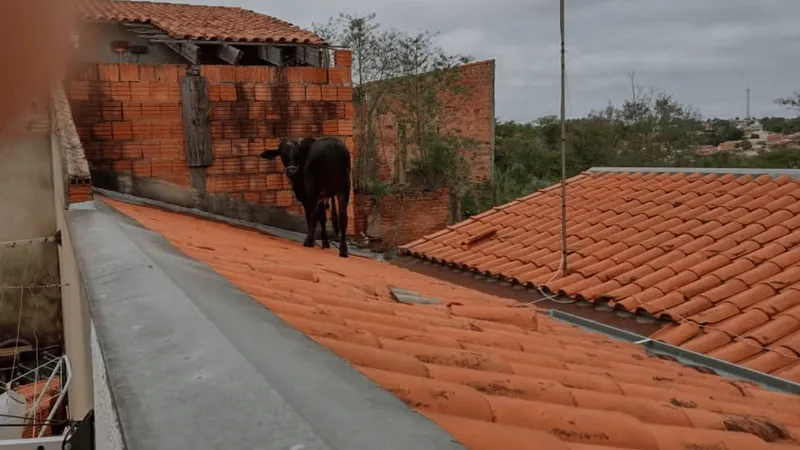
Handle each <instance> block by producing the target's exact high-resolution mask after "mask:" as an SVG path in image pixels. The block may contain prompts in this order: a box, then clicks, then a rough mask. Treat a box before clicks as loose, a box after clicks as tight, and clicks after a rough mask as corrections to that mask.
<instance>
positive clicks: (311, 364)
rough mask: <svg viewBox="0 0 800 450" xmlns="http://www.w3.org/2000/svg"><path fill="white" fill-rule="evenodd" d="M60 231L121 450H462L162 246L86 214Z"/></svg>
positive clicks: (114, 220)
mask: <svg viewBox="0 0 800 450" xmlns="http://www.w3.org/2000/svg"><path fill="white" fill-rule="evenodd" d="M67 221H68V225H69V231H70V233H71V235H72V238H73V242H74V244H75V250H76V255H77V259H78V262H79V265H80V267H81V271H82V275H83V280H84V283H85V288H86V293H87V297H88V300H89V303H90V308H91V314H92V318H93V321H94V325H95V329H96V336H97V342H98V344H99V347H100V349H101V350H102V358H103V360H104V363H105V368H106V375H107V384H108V386H109V387H110V396H111V402H112V404H113V405H114V408H115V409H116V411H117V415H118V417H119V424H120V429H121V438H122V440H123V441H124V442H123V444H122V446H121V447H123V448H126V449H129V450H135V449H147V450H150V449H154V448H158V449H160V450H161V449H163V450H171V449H175V450H190V449H191V450H194V449H199V448H202V449H217V448H219V449H223V448H252V449H256V448H257V449H268V450H272V449H275V450H278V449H280V450H289V449H292V450H317V449H320V450H323V449H340V450H375V449H381V450H395V449H396V450H407V449H412V448H413V449H420V450H424V449H448V450H449V449H453V450H455V449H463V447H462V446H461V445H460V444H458V443H457V442H455V441H454V440H452V438H451V437H450V436H449V435H448V434H447V433H445V432H444V431H443V430H442V429H441V428H439V427H438V426H436V425H435V424H433V423H432V422H430V421H429V420H427V419H426V418H424V417H423V416H421V415H418V414H416V413H414V412H413V411H411V410H410V409H409V408H408V407H407V406H406V405H405V404H403V403H402V402H401V401H400V400H398V399H396V398H395V397H394V396H393V395H391V394H390V393H388V392H386V391H384V390H383V389H381V388H380V387H378V386H376V385H375V384H374V383H372V382H371V381H370V380H368V379H367V378H366V377H364V376H363V375H361V374H360V373H359V372H358V371H357V370H355V369H354V368H353V367H351V366H350V365H349V364H348V363H346V362H345V361H343V360H341V359H340V358H338V357H337V356H335V355H333V354H332V353H330V352H329V351H327V350H326V349H324V348H323V347H321V346H320V345H318V344H317V343H315V342H314V341H312V340H310V339H308V338H307V337H306V336H305V335H303V334H302V333H300V332H298V331H296V330H294V329H293V328H291V327H290V326H288V325H286V324H285V323H284V322H283V321H281V320H280V319H279V318H277V317H276V316H275V315H273V314H272V313H271V312H269V311H268V310H266V309H265V308H263V307H261V306H260V305H259V304H258V303H256V302H255V301H254V300H252V299H251V298H250V297H249V296H248V295H246V294H244V293H243V292H241V291H239V290H238V289H237V288H235V287H234V286H232V285H231V284H230V283H229V282H228V281H227V280H226V279H224V278H223V277H221V276H220V275H218V274H216V273H215V272H214V271H212V270H211V269H210V268H209V267H208V266H206V265H204V264H201V263H199V262H197V261H195V260H193V259H190V258H188V257H186V256H185V255H182V254H180V253H179V252H177V251H176V250H175V249H173V248H172V247H171V246H170V244H169V243H168V242H167V241H166V240H165V239H164V238H163V237H162V236H160V235H158V234H156V233H153V232H151V231H149V230H147V229H144V228H143V227H141V226H139V225H138V224H137V223H135V222H134V221H132V220H130V219H129V220H125V221H122V220H119V219H118V217H117V216H115V215H112V214H108V213H104V212H103V211H98V210H74V211H68V212H67ZM118 448H119V447H118Z"/></svg>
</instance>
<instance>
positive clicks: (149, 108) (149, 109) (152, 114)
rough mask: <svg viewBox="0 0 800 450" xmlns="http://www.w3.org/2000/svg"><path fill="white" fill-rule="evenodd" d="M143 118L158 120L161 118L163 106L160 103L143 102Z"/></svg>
mask: <svg viewBox="0 0 800 450" xmlns="http://www.w3.org/2000/svg"><path fill="white" fill-rule="evenodd" d="M140 108H141V111H142V117H141V118H142V119H148V120H158V119H161V107H160V106H159V104H158V103H142V104H141V106H140Z"/></svg>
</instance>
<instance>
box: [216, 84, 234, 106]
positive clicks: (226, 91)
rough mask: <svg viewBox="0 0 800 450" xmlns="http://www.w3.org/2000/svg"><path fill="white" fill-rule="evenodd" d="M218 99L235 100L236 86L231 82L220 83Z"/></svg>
mask: <svg viewBox="0 0 800 450" xmlns="http://www.w3.org/2000/svg"><path fill="white" fill-rule="evenodd" d="M219 99H220V100H223V101H229V102H233V101H236V86H234V85H232V84H220V85H219Z"/></svg>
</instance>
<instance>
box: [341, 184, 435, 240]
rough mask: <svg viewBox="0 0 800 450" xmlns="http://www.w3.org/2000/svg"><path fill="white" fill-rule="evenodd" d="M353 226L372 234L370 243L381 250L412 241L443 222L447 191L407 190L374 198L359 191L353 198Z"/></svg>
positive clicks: (433, 229)
mask: <svg viewBox="0 0 800 450" xmlns="http://www.w3.org/2000/svg"><path fill="white" fill-rule="evenodd" d="M354 208H355V216H356V223H355V226H356V230H359V231H361V232H365V233H367V234H368V235H370V236H371V237H372V239H371V243H370V245H371V246H372V247H374V248H378V249H381V250H386V249H391V248H394V247H397V246H399V245H403V244H407V243H409V242H412V241H415V240H417V239H419V238H420V237H422V236H425V235H428V234H432V233H435V232H437V231H439V230H441V229H442V228H444V227H446V226H447V223H448V220H449V218H450V193H449V192H448V191H447V189H438V190H436V191H433V192H423V191H410V192H404V193H398V194H392V195H387V196H384V197H382V198H381V199H380V200H377V201H376V200H375V199H373V198H372V197H370V196H364V195H360V196H357V197H356V200H355V207H354Z"/></svg>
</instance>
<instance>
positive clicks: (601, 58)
mask: <svg viewBox="0 0 800 450" xmlns="http://www.w3.org/2000/svg"><path fill="white" fill-rule="evenodd" d="M171 1H174V2H182V1H181V0H171ZM188 2H189V3H196V4H216V5H229V6H240V7H243V8H247V9H252V10H255V11H258V12H262V13H265V14H269V15H272V16H275V17H278V18H280V19H283V20H287V21H289V22H292V23H295V24H297V25H299V26H301V27H305V28H310V26H311V23H312V22H315V21H316V22H325V21H326V20H327V19H328V18H329V17H330V16H332V15H336V14H337V13H339V12H350V13H357V14H367V13H370V12H375V13H377V14H378V19H379V20H380V21H381V23H383V24H385V25H386V26H389V27H395V28H398V29H401V30H405V31H409V32H415V31H419V30H430V31H439V32H440V33H441V35H440V45H441V46H442V47H443V48H444V49H445V50H447V51H449V52H452V53H461V54H467V55H471V56H473V57H474V58H475V59H477V60H483V59H491V58H494V59H495V60H496V61H497V68H496V70H497V73H496V88H497V90H496V102H497V115H498V116H499V117H500V118H501V119H503V120H507V119H513V120H521V121H529V120H533V119H535V118H537V117H539V116H542V115H546V114H558V112H559V95H560V91H559V59H558V49H559V34H558V33H559V28H558V0H348V1H341V2H335V1H329V0H292V1H284V0H282V1H276V0H267V1H264V0H190V1H188ZM566 2H567V13H566V16H567V20H566V22H567V86H568V103H567V114H568V115H569V116H582V115H585V114H586V113H588V112H589V111H590V110H592V109H600V108H603V107H604V106H605V105H607V103H608V102H609V101H612V102H614V103H619V102H621V101H622V100H624V99H626V98H629V97H630V93H631V88H630V79H629V78H628V74H629V73H631V72H635V80H636V82H637V84H641V85H645V86H655V87H657V88H658V89H661V90H666V91H668V92H670V93H672V94H673V95H674V96H675V97H676V98H677V99H678V100H679V101H680V102H682V103H686V104H690V105H692V106H694V107H695V108H697V109H698V110H699V111H700V113H701V114H702V115H703V116H704V117H709V116H711V117H714V116H724V117H735V116H744V115H745V111H746V95H745V89H746V88H747V86H748V85H749V86H750V87H751V106H750V109H751V114H752V115H753V116H756V117H761V116H764V115H781V116H788V115H793V113H791V112H790V111H787V110H786V109H784V108H783V107H781V106H778V105H775V104H774V103H773V100H774V99H775V98H776V97H780V96H785V95H789V94H791V93H792V92H793V91H800V20H799V19H800V0H760V1H756V0H566ZM345 5H346V6H345Z"/></svg>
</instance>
